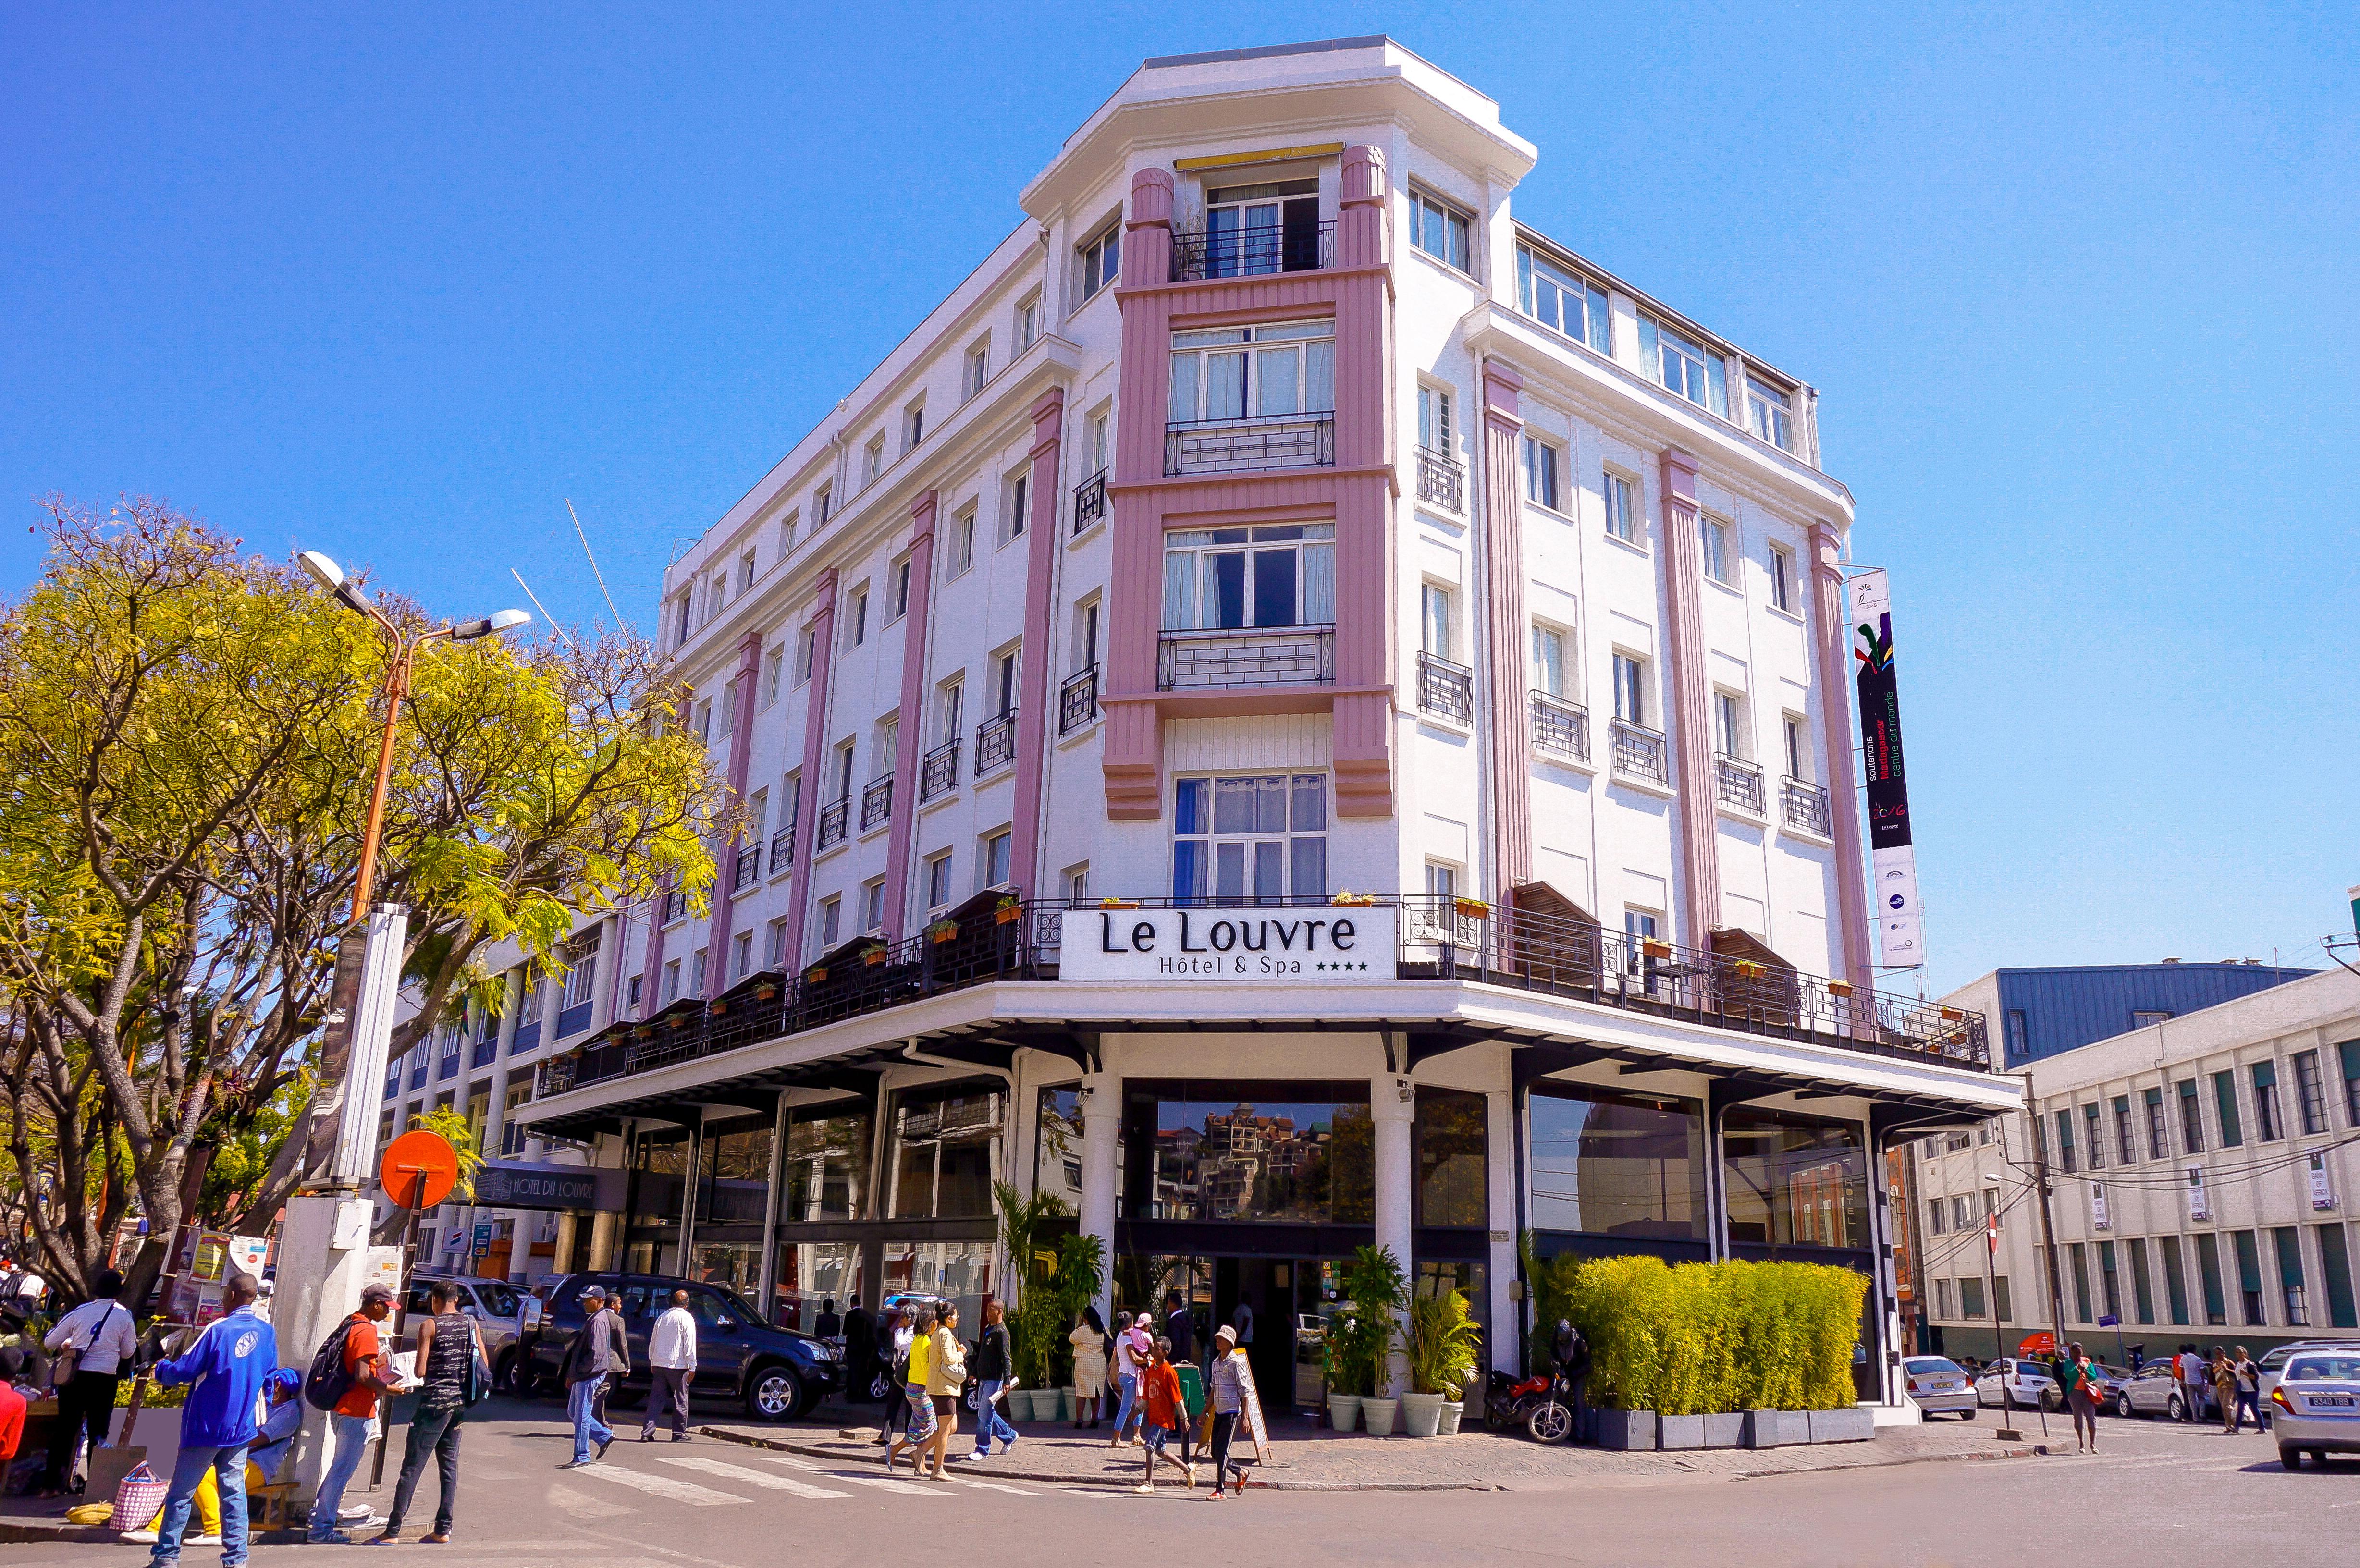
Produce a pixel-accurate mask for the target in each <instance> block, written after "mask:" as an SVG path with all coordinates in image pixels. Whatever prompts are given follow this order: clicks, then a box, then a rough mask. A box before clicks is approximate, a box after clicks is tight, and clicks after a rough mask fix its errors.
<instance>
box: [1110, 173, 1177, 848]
mask: <svg viewBox="0 0 2360 1568" xmlns="http://www.w3.org/2000/svg"><path fill="white" fill-rule="evenodd" d="M1171 276H1172V171H1171V170H1170V169H1141V170H1140V171H1139V172H1138V173H1137V174H1134V175H1132V176H1131V215H1130V216H1129V217H1128V218H1126V219H1125V220H1124V221H1123V240H1122V282H1121V284H1120V285H1119V286H1118V287H1117V289H1116V294H1115V297H1116V299H1117V300H1118V301H1119V302H1120V305H1121V307H1122V366H1121V370H1120V394H1119V395H1118V396H1117V397H1116V399H1115V433H1114V472H1113V473H1112V474H1110V475H1109V480H1110V481H1111V483H1110V484H1109V486H1108V489H1109V501H1110V503H1111V506H1112V510H1113V513H1114V517H1113V521H1112V524H1111V528H1112V533H1113V541H1112V546H1113V555H1114V561H1113V564H1112V570H1111V572H1110V573H1109V582H1108V584H1107V615H1106V633H1105V635H1106V683H1105V690H1104V691H1103V692H1102V693H1101V694H1100V699H1099V707H1100V708H1101V710H1102V711H1103V712H1104V713H1105V714H1106V723H1105V725H1104V728H1103V731H1102V735H1103V742H1102V744H1103V746H1104V751H1103V754H1102V757H1101V768H1103V771H1104V774H1105V778H1106V800H1107V815H1108V816H1109V817H1111V818H1114V819H1116V820H1118V821H1123V820H1131V821H1138V820H1148V821H1153V819H1154V818H1155V817H1156V816H1158V815H1159V814H1160V813H1161V811H1162V802H1163V795H1164V724H1163V716H1162V714H1161V713H1160V712H1159V711H1158V709H1157V707H1156V704H1155V701H1154V697H1155V647H1156V628H1157V627H1159V626H1162V625H1163V624H1164V621H1163V604H1164V517H1163V511H1162V507H1161V506H1160V504H1159V500H1158V497H1157V495H1156V494H1155V492H1154V491H1153V489H1151V488H1147V486H1151V485H1153V484H1154V482H1155V481H1157V480H1159V479H1161V478H1162V477H1163V476H1164V421H1165V420H1166V419H1169V418H1170V417H1171V416H1170V413H1169V409H1170V408H1171V405H1172V387H1171V379H1170V377H1171V363H1172V361H1171V351H1170V345H1171V342H1172V296H1171V293H1170V291H1169V290H1168V289H1164V288H1161V287H1157V286H1158V285H1161V284H1163V283H1164V280H1165V279H1166V278H1170V277H1171ZM1142 285H1144V286H1145V287H1142ZM1125 698H1128V699H1131V700H1130V701H1123V700H1122V699H1125Z"/></svg>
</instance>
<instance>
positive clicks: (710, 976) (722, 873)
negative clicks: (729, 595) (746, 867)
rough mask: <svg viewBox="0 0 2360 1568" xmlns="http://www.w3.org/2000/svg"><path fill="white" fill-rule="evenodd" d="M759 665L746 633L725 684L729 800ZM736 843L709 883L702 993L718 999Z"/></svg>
mask: <svg viewBox="0 0 2360 1568" xmlns="http://www.w3.org/2000/svg"><path fill="white" fill-rule="evenodd" d="M761 661H762V634H761V633H759V632H748V633H747V634H746V635H745V637H743V638H741V639H740V640H739V641H738V644H737V674H735V675H733V676H731V677H730V678H729V683H730V684H731V685H732V686H734V687H736V688H737V724H736V726H735V727H734V728H733V729H732V730H731V731H730V735H729V798H730V799H731V800H733V801H742V800H745V799H746V774H747V771H748V763H749V762H750V761H751V760H752V757H751V755H750V754H751V753H752V751H753V749H754V671H755V668H756V667H757V666H758V665H759V664H760V663H761ZM736 888H737V839H736V838H735V837H734V836H733V837H732V838H731V839H730V841H729V843H728V844H724V845H723V846H722V849H721V866H720V867H719V870H718V871H717V873H716V875H715V877H714V879H713V921H712V934H711V935H710V936H709V937H707V938H706V939H705V995H707V996H719V995H721V993H722V992H724V991H727V989H729V932H730V929H731V927H732V926H734V925H735V924H736V923H737V922H736V920H735V918H734V917H735V916H736V915H737V894H736V891H735V889H736Z"/></svg>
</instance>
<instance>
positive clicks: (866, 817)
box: [860, 773, 893, 833]
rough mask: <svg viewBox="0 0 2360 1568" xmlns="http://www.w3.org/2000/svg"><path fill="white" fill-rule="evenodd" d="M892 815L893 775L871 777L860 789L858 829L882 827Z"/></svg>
mask: <svg viewBox="0 0 2360 1568" xmlns="http://www.w3.org/2000/svg"><path fill="white" fill-rule="evenodd" d="M892 815H893V776H892V775H891V774H890V773H888V774H887V775H885V777H883V778H882V779H870V780H869V787H868V788H867V789H863V790H861V791H860V831H861V832H862V833H867V832H868V831H869V829H870V828H876V827H882V826H884V825H885V823H886V822H889V821H890V820H891V818H892Z"/></svg>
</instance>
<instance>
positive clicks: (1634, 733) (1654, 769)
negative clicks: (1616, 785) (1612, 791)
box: [1606, 719, 1672, 784]
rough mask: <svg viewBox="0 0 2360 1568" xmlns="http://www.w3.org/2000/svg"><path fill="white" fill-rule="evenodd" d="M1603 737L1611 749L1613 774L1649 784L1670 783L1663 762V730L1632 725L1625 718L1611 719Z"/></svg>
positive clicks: (1668, 774) (1667, 771)
mask: <svg viewBox="0 0 2360 1568" xmlns="http://www.w3.org/2000/svg"><path fill="white" fill-rule="evenodd" d="M1606 734H1607V738H1608V739H1609V740H1611V741H1612V743H1613V746H1614V771H1615V773H1616V774H1617V775H1619V776H1620V777H1622V778H1624V779H1640V780H1642V781H1643V782H1645V783H1649V784H1669V783H1670V782H1671V781H1672V776H1671V773H1670V771H1669V769H1668V768H1666V766H1665V761H1664V732H1663V731H1661V730H1651V729H1649V728H1648V727H1647V726H1646V725H1644V724H1633V723H1632V722H1631V721H1630V720H1628V719H1612V720H1609V721H1608V723H1607V725H1606Z"/></svg>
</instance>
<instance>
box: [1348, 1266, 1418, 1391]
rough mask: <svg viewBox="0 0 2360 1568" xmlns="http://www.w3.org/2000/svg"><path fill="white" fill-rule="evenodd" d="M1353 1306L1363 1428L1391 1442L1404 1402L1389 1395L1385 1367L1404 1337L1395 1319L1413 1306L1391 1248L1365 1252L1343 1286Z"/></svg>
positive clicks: (1353, 1361)
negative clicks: (1396, 1342)
mask: <svg viewBox="0 0 2360 1568" xmlns="http://www.w3.org/2000/svg"><path fill="white" fill-rule="evenodd" d="M1341 1283H1342V1285H1343V1288H1344V1293H1345V1295H1346V1296H1347V1297H1349V1299H1350V1301H1351V1303H1352V1328H1351V1330H1350V1334H1351V1357H1350V1360H1351V1369H1352V1370H1353V1372H1354V1373H1355V1374H1356V1375H1357V1376H1358V1377H1359V1378H1360V1382H1359V1384H1358V1387H1359V1388H1363V1389H1365V1390H1366V1392H1364V1393H1363V1394H1361V1396H1360V1424H1361V1426H1362V1427H1363V1428H1365V1429H1366V1430H1367V1432H1368V1433H1369V1435H1370V1436H1371V1437H1391V1436H1392V1435H1393V1420H1394V1418H1395V1416H1397V1415H1398V1414H1399V1413H1400V1410H1401V1401H1400V1400H1398V1399H1392V1398H1390V1397H1388V1396H1387V1395H1385V1394H1384V1393H1383V1392H1382V1390H1383V1389H1384V1388H1385V1386H1386V1382H1385V1370H1386V1368H1385V1363H1386V1362H1387V1361H1388V1360H1389V1359H1391V1357H1392V1356H1393V1340H1394V1337H1395V1336H1396V1335H1397V1334H1399V1333H1400V1324H1399V1323H1397V1322H1396V1321H1395V1314H1396V1313H1398V1312H1400V1311H1401V1310H1402V1309H1403V1308H1404V1307H1405V1306H1407V1305H1408V1304H1409V1280H1408V1278H1407V1276H1405V1275H1404V1274H1403V1272H1402V1266H1401V1259H1400V1258H1396V1257H1395V1256H1394V1255H1393V1248H1392V1247H1360V1249H1359V1250H1358V1251H1356V1252H1355V1253H1354V1254H1353V1255H1352V1261H1351V1263H1350V1264H1349V1266H1348V1267H1347V1268H1346V1269H1345V1270H1344V1278H1343V1279H1342V1281H1341Z"/></svg>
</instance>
